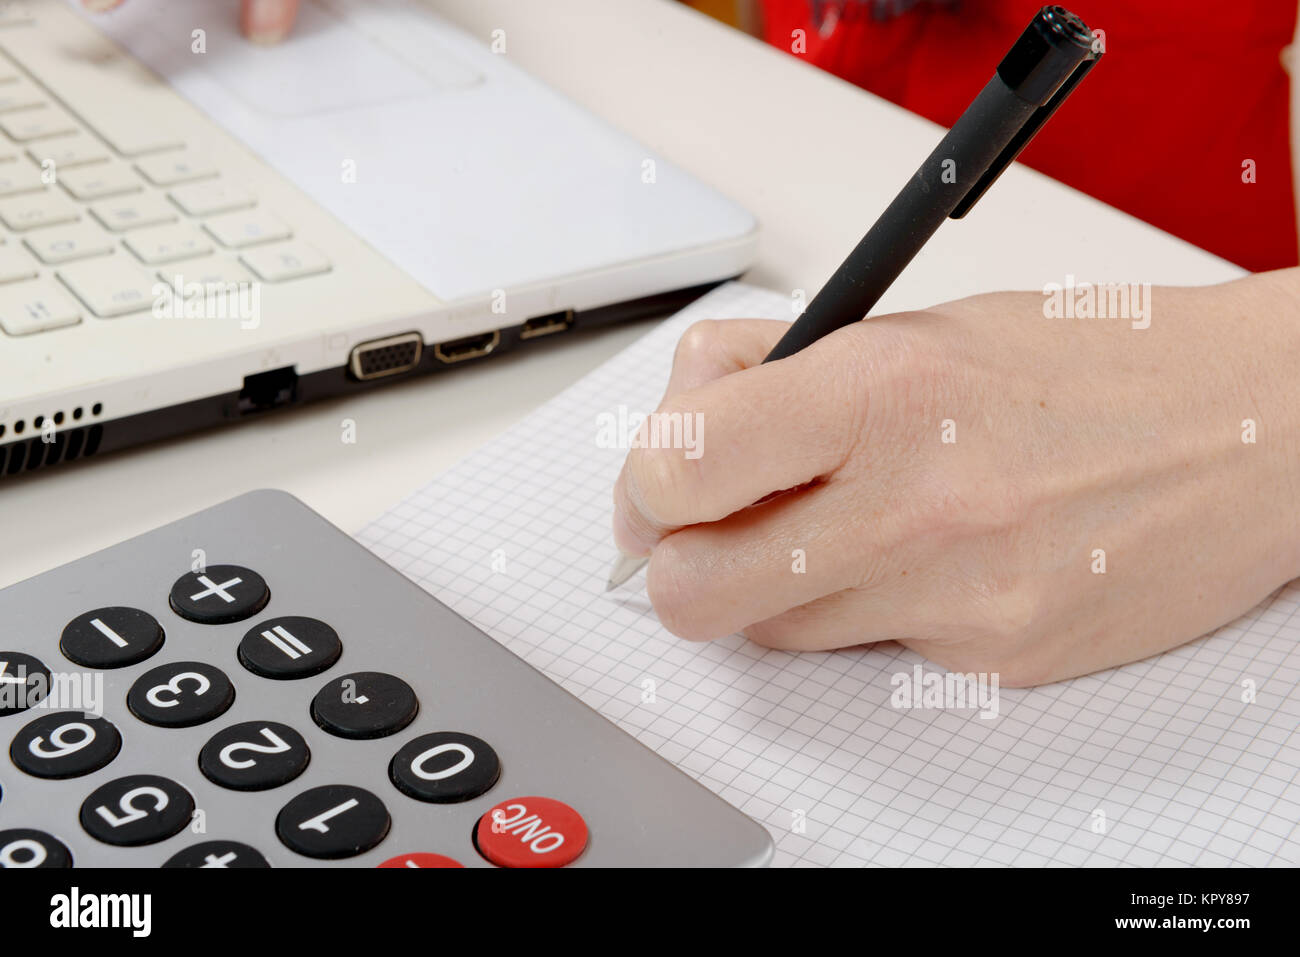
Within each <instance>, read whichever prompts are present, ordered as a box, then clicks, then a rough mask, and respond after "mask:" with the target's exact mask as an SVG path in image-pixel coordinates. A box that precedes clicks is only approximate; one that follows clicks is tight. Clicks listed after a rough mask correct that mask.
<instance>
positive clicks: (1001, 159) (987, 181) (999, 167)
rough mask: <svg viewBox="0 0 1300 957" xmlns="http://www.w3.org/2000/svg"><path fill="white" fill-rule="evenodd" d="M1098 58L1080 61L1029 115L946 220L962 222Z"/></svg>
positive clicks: (1093, 57) (1092, 56)
mask: <svg viewBox="0 0 1300 957" xmlns="http://www.w3.org/2000/svg"><path fill="white" fill-rule="evenodd" d="M1101 56H1102V55H1101V53H1100V52H1094V53H1092V54H1091V55H1089V56H1088V58H1087V59H1085V60H1082V61H1080V63H1079V65H1078V66H1077V67H1075V68H1074V72H1073V73H1071V74H1070V75H1069V76H1068V77H1066V79H1065V81H1064V82H1063V83H1062V84H1061V85H1060V87H1058V88H1057V91H1056V92H1055V93H1054V94H1053V95H1052V98H1051V99H1050V100H1048V101H1047V102H1046V103H1044V104H1043V105H1042V106H1040V107H1039V108H1038V109H1036V110H1034V112H1033V113H1031V114H1029V119H1027V120H1026V121H1025V125H1024V126H1022V127H1021V128H1020V130H1019V132H1017V133H1016V135H1015V136H1014V137H1012V139H1011V142H1009V143H1008V144H1007V145H1006V148H1005V149H1003V150H1002V152H1001V153H999V154H998V158H997V159H995V160H994V161H993V162H992V163H990V164H989V168H988V169H986V170H985V171H984V174H983V175H982V176H980V178H979V179H977V180H976V181H975V182H974V183H973V184H972V185H971V188H970V189H968V190H967V191H966V195H965V196H963V197H962V198H961V200H960V201H959V202H958V203H957V205H956V206H955V207H953V210H952V212H951V213H949V214H948V218H949V219H961V218H962V217H963V216H965V215H966V214H967V213H968V212H970V210H971V207H973V206H974V205H975V204H976V203H977V202H979V199H980V197H981V196H983V195H984V193H985V192H987V191H988V188H989V187H990V186H992V185H993V184H994V183H995V182H996V181H997V178H998V177H999V176H1001V175H1002V174H1003V173H1004V172H1005V171H1006V168H1007V167H1008V166H1010V165H1011V163H1012V161H1013V160H1015V158H1016V157H1017V156H1019V155H1020V151H1021V150H1023V149H1024V148H1025V147H1026V146H1028V145H1029V141H1030V140H1032V139H1033V138H1034V135H1035V134H1036V133H1037V132H1038V131H1039V129H1040V128H1041V127H1042V125H1043V124H1044V123H1046V122H1047V120H1048V119H1049V118H1050V117H1051V115H1052V114H1053V113H1055V112H1056V111H1057V109H1059V108H1060V106H1061V104H1062V103H1064V102H1065V98H1066V97H1068V96H1069V95H1070V93H1071V91H1072V90H1073V89H1074V88H1075V87H1076V86H1078V85H1079V81H1080V80H1082V79H1083V78H1084V77H1085V76H1087V75H1088V71H1089V70H1091V69H1092V68H1093V67H1094V66H1096V65H1097V61H1098V60H1100V59H1101Z"/></svg>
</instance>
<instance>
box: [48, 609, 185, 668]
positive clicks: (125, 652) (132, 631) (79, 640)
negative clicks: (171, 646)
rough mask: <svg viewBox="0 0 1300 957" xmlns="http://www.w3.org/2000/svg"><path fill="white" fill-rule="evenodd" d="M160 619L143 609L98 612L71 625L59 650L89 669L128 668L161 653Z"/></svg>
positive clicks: (88, 614) (78, 618)
mask: <svg viewBox="0 0 1300 957" xmlns="http://www.w3.org/2000/svg"><path fill="white" fill-rule="evenodd" d="M163 638H164V636H163V629H162V625H160V624H158V619H157V618H155V617H154V616H153V615H151V614H149V613H148V612H147V611H141V610H140V609H139V608H121V607H117V608H96V609H95V610H94V611H88V612H86V613H85V614H84V615H78V616H77V617H76V618H74V619H72V621H70V622H68V625H67V627H66V628H64V629H63V635H62V637H61V638H60V639H59V650H60V651H62V652H63V655H64V657H66V658H67V659H68V660H69V661H72V662H75V663H76V664H79V665H84V666H85V667H87V668H101V669H102V668H125V667H127V666H128V665H134V664H139V663H140V662H141V661H144V660H145V659H146V658H149V657H151V656H152V655H155V654H157V653H158V649H160V648H161V647H162V646H163Z"/></svg>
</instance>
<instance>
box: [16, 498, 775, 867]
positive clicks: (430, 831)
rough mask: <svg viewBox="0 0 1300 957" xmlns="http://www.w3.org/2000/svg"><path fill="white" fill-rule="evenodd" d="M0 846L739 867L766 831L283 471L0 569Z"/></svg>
mask: <svg viewBox="0 0 1300 957" xmlns="http://www.w3.org/2000/svg"><path fill="white" fill-rule="evenodd" d="M0 740H2V741H3V746H4V748H5V751H6V756H5V759H4V760H2V761H0V867H69V866H77V867H86V866H89V867H124V866H125V867H206V868H218V867H302V866H317V865H350V866H358V867H458V866H459V867H493V866H500V867H560V866H569V867H592V866H596V867H599V866H605V867H609V866H745V865H763V864H766V863H768V862H769V861H770V859H771V855H772V848H773V845H772V840H771V837H770V835H769V834H768V832H767V830H766V829H765V828H763V827H762V826H760V825H759V824H757V823H756V822H754V821H753V820H751V819H750V818H748V817H746V816H745V815H744V814H742V813H740V812H739V811H738V810H736V809H735V808H733V807H732V806H731V805H729V804H728V803H726V802H725V801H724V800H722V799H721V798H720V797H718V796H717V795H715V794H714V793H713V792H711V791H710V790H708V789H707V788H706V787H704V786H703V785H701V784H699V783H698V782H697V781H695V780H694V779H692V778H691V777H689V776H688V775H686V774H684V773H683V772H682V771H680V770H679V769H678V768H676V767H675V766H673V765H672V764H670V763H669V762H667V761H665V760H664V759H662V758H660V757H659V756H658V755H656V754H655V753H654V752H652V751H651V750H649V749H648V748H646V747H644V746H643V745H641V744H640V743H639V742H638V741H636V740H635V739H634V738H632V737H631V736H630V735H628V734H626V733H625V732H623V731H622V730H620V729H619V728H617V727H615V726H614V725H613V724H611V723H610V722H609V721H607V720H605V719H604V718H602V717H601V716H600V715H598V714H597V713H596V712H594V711H592V710H591V709H590V708H588V707H587V706H586V705H584V704H583V703H581V702H580V701H579V700H578V699H576V698H574V697H573V696H571V695H570V694H569V693H568V692H566V691H564V690H563V689H562V688H560V687H559V686H558V685H556V684H554V683H553V682H551V681H550V680H549V679H548V678H546V677H544V676H543V675H542V674H540V673H539V672H537V671H535V670H534V669H533V668H532V667H531V666H529V665H527V664H526V663H524V662H523V661H522V660H520V659H519V658H517V657H515V655H513V654H512V653H511V652H509V651H508V650H506V649H505V648H504V647H502V646H501V645H499V644H498V643H497V642H496V641H494V640H493V639H492V638H490V637H489V636H488V635H486V634H484V633H483V632H481V631H479V630H478V629H477V628H475V627H474V626H473V625H471V624H470V623H469V622H467V621H466V620H465V619H463V618H461V617H460V616H459V615H457V614H456V613H454V612H453V611H451V610H450V609H449V608H447V607H446V606H445V605H443V604H441V603H440V602H438V601H436V600H435V599H433V598H432V597H430V596H429V595H428V594H427V593H425V592H424V591H423V590H422V589H420V588H419V587H418V586H416V585H415V584H413V583H412V582H410V581H408V580H407V579H406V578H404V577H403V576H402V575H401V574H400V573H398V572H397V571H395V570H394V569H392V568H390V567H389V566H387V565H386V564H384V563H383V561H381V560H380V559H379V558H377V557H376V556H374V555H372V554H371V553H370V552H369V551H367V550H366V549H365V548H364V547H362V546H361V545H359V544H358V543H357V542H355V541H354V540H352V539H351V538H350V537H348V536H347V535H346V534H344V533H343V532H341V531H340V530H338V529H337V528H335V527H334V526H333V525H331V524H330V523H329V522H327V521H325V520H324V519H323V518H321V517H320V516H319V515H317V514H316V513H314V512H312V511H311V510H310V509H308V508H307V507H306V506H305V505H303V504H302V503H301V502H299V501H298V500H297V499H295V498H294V497H292V496H291V495H288V494H287V493H284V492H280V491H271V490H263V491H256V492H249V493H247V494H245V495H241V496H239V497H237V498H234V499H231V500H229V501H227V502H224V503H222V504H220V505H216V506H214V507H212V508H209V509H206V510H204V511H201V512H198V513H197V514H194V515H191V516H189V517H187V518H183V519H181V520H179V521H176V522H173V523H171V524H170V525H165V526H163V527H162V528H158V529H155V530H154V531H151V532H148V533H146V534H143V535H140V536H138V537H136V538H132V539H130V540H128V541H125V542H122V543H121V544H118V545H114V546H112V547H110V548H107V549H105V550H103V551H100V552H97V553H95V554H93V555H90V556H88V557H86V558H82V559H80V560H78V561H74V562H71V563H69V564H67V565H64V566H62V567H60V568H56V569H54V570H53V571H49V572H46V573H44V574H42V575H38V576H36V577H35V578H31V579H28V580H26V581H23V582H20V583H18V584H16V585H13V586H11V587H9V588H6V589H3V590H0Z"/></svg>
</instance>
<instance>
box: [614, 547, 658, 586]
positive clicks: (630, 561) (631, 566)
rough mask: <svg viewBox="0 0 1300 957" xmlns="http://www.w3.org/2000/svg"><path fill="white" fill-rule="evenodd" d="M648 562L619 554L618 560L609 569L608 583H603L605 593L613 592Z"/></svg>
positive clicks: (644, 559)
mask: <svg viewBox="0 0 1300 957" xmlns="http://www.w3.org/2000/svg"><path fill="white" fill-rule="evenodd" d="M648 561H650V559H648V558H638V557H637V556H635V555H624V554H622V553H621V552H620V553H619V556H618V560H617V561H615V562H614V567H613V568H611V569H610V572H609V581H608V582H606V583H605V591H613V590H614V589H615V588H617V587H618V586H619V585H621V584H623V583H624V582H625V581H627V580H628V579H629V578H631V577H632V576H633V575H635V574H636V573H637V572H639V571H640V570H641V569H642V568H643V567H645V564H646V562H648Z"/></svg>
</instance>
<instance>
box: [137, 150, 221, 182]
mask: <svg viewBox="0 0 1300 957" xmlns="http://www.w3.org/2000/svg"><path fill="white" fill-rule="evenodd" d="M135 168H136V170H137V171H139V173H140V174H141V175H142V176H144V178H145V179H147V180H148V181H149V182H151V183H153V184H154V185H155V186H174V185H176V184H177V183H190V182H193V181H194V180H196V179H209V178H211V177H213V176H216V175H217V168H216V167H215V166H213V165H212V164H211V163H209V162H208V161H207V160H205V159H203V158H202V157H201V156H196V155H194V154H193V153H163V154H161V155H159V156H149V157H146V158H145V159H142V160H140V161H138V162H137V163H136V164H135Z"/></svg>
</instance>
